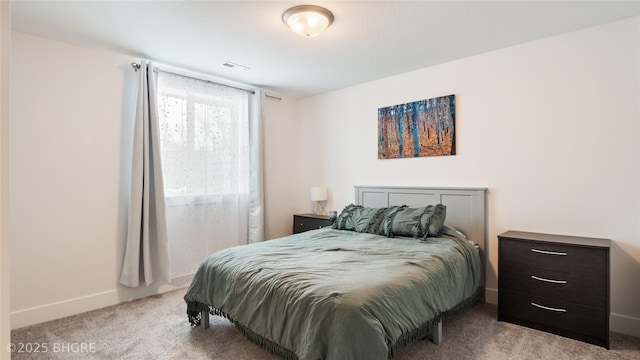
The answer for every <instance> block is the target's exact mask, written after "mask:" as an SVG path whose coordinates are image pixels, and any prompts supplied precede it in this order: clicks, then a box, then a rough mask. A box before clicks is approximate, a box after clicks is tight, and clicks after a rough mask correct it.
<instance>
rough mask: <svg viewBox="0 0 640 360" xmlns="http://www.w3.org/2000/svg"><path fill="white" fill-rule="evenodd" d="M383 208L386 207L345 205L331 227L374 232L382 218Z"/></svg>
mask: <svg viewBox="0 0 640 360" xmlns="http://www.w3.org/2000/svg"><path fill="white" fill-rule="evenodd" d="M385 210H386V208H366V207H364V206H360V205H353V204H350V205H347V206H346V207H345V208H344V210H342V212H341V213H340V215H339V216H338V217H337V219H336V221H334V222H333V228H334V229H337V230H349V231H357V232H366V233H372V234H375V233H376V232H377V230H378V227H379V225H380V223H381V222H382V219H383V218H384V211H385Z"/></svg>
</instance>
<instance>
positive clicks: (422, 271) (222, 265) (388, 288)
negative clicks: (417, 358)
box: [184, 228, 483, 360]
mask: <svg viewBox="0 0 640 360" xmlns="http://www.w3.org/2000/svg"><path fill="white" fill-rule="evenodd" d="M482 281H483V274H482V267H481V261H480V257H479V256H478V253H477V250H476V249H474V248H473V247H472V246H471V245H470V244H469V243H468V242H467V241H466V240H462V239H454V238H449V237H446V238H444V237H443V238H429V239H428V240H427V241H426V242H421V241H419V240H415V239H407V238H393V239H392V238H386V237H383V236H377V235H372V234H368V233H357V232H351V231H343V230H333V229H330V228H324V229H320V230H314V231H308V232H304V233H300V234H296V235H291V236H287V237H284V238H280V239H276V240H270V241H266V242H262V243H258V244H251V245H243V246H238V247H234V248H230V249H226V250H222V251H219V252H217V253H215V254H213V255H211V256H209V257H208V258H207V259H206V260H205V261H204V262H203V263H202V265H201V266H200V268H199V269H198V271H197V272H196V274H195V276H194V278H193V281H192V283H191V286H190V287H189V289H188V291H187V293H186V295H185V297H184V299H185V301H186V302H187V303H188V312H189V314H190V320H192V321H195V322H197V321H198V320H197V319H195V315H196V314H197V312H198V311H200V310H204V309H207V308H208V306H211V307H212V308H213V309H212V313H215V314H218V315H223V316H226V317H227V318H229V319H230V320H231V321H233V322H234V323H236V325H237V326H238V327H239V328H240V329H241V331H243V333H244V334H245V335H247V336H248V337H249V338H250V339H251V340H253V341H254V342H257V343H259V344H260V345H262V346H264V347H266V348H268V349H269V350H271V351H274V352H276V353H278V354H280V355H283V356H285V357H289V358H295V357H297V358H299V359H367V360H375V359H387V358H388V357H391V356H392V353H393V350H394V349H395V348H396V347H397V346H400V345H404V344H405V343H408V342H411V341H414V340H415V339H416V338H419V336H424V333H425V332H426V331H429V330H430V329H429V328H430V326H431V325H433V323H434V321H436V320H438V319H440V318H442V317H443V316H444V315H447V314H451V313H452V312H453V311H454V310H456V309H458V308H460V307H461V306H462V305H468V306H470V305H471V304H472V302H473V300H474V299H475V296H476V294H478V289H479V288H480V287H481V286H482ZM213 336H215V334H213Z"/></svg>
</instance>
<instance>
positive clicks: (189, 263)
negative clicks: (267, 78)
mask: <svg viewBox="0 0 640 360" xmlns="http://www.w3.org/2000/svg"><path fill="white" fill-rule="evenodd" d="M261 98H262V94H261V93H258V94H257V96H256V95H252V94H251V93H250V92H247V91H244V90H239V89H234V88H231V87H227V86H223V85H217V84H214V83H211V82H207V81H201V80H197V79H192V78H188V77H184V76H180V75H174V74H170V73H165V72H160V73H159V76H158V110H159V124H160V143H161V156H162V165H163V174H164V185H165V198H166V214H167V231H168V239H169V249H170V260H171V273H172V275H173V276H180V275H185V274H190V273H193V272H195V270H196V269H197V267H198V265H199V264H200V263H201V262H202V260H203V259H204V258H205V257H206V256H207V255H209V254H211V253H213V252H215V251H218V250H221V249H224V248H228V247H231V246H236V245H240V244H246V243H248V242H255V241H262V240H263V239H262V236H263V235H262V234H263V231H262V227H263V220H262V218H263V214H262V174H261V172H262V170H261V168H262V165H261V164H262V161H261V156H262V155H261V151H258V152H257V153H255V154H254V152H255V151H252V149H253V148H254V147H252V146H251V145H253V144H251V142H250V138H251V139H252V140H253V138H254V137H255V136H256V135H255V132H256V131H258V134H257V136H258V137H257V138H256V139H257V141H258V147H259V148H261V146H262V145H261V137H262V135H261V134H260V133H261V130H260V118H261V116H260V115H261V110H260V109H261V105H260V104H261V102H262V101H261ZM256 100H257V101H256ZM256 104H257V105H256ZM252 120H254V121H252ZM256 129H257V130H256ZM254 143H255V141H254ZM254 150H255V149H254ZM255 180H258V181H257V182H256V181H255ZM250 223H251V228H252V229H251V230H250Z"/></svg>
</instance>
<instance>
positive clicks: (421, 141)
mask: <svg viewBox="0 0 640 360" xmlns="http://www.w3.org/2000/svg"><path fill="white" fill-rule="evenodd" d="M455 139H456V137H455V100H454V95H449V96H442V97H437V98H433V99H428V100H420V101H414V102H411V103H406V104H399V105H393V106H387V107H384V108H379V109H378V159H397V158H409V157H422V156H444V155H455V154H456V142H455Z"/></svg>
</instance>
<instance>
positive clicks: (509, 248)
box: [498, 231, 611, 349]
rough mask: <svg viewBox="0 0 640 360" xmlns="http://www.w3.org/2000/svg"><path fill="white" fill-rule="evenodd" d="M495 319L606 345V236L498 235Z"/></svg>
mask: <svg viewBox="0 0 640 360" xmlns="http://www.w3.org/2000/svg"><path fill="white" fill-rule="evenodd" d="M498 241H499V244H498V320H499V321H508V322H511V323H514V324H518V325H523V326H527V327H531V328H534V329H538V330H542V331H546V332H550V333H553V334H557V335H561V336H565V337H569V338H572V339H576V340H580V341H584V342H588V343H591V344H595V345H599V346H603V347H605V348H607V349H608V348H609V250H610V247H611V240H608V239H596V238H584V237H574V236H561V235H551V234H538V233H529V232H519V231H508V232H506V233H504V234H501V235H499V236H498Z"/></svg>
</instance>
